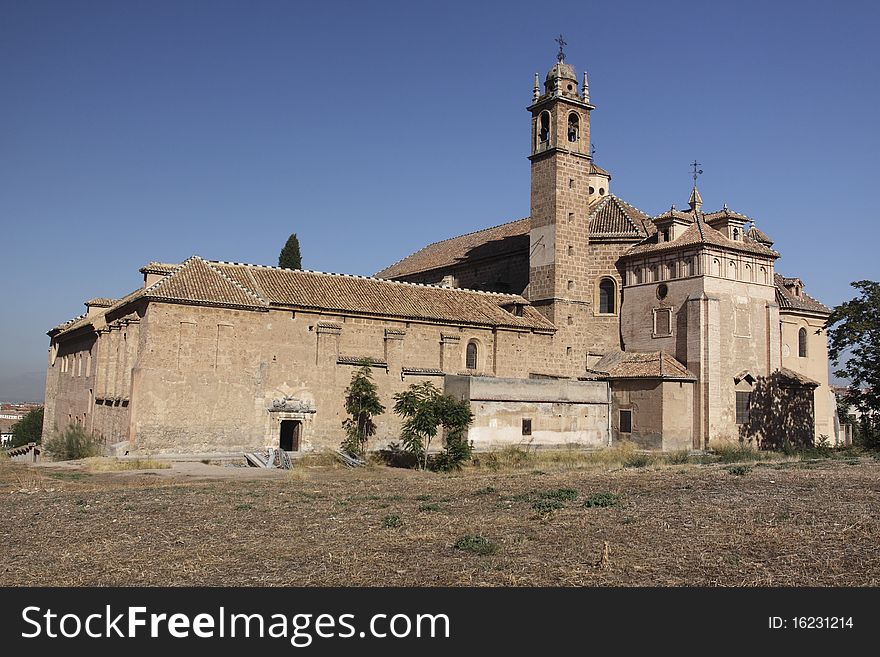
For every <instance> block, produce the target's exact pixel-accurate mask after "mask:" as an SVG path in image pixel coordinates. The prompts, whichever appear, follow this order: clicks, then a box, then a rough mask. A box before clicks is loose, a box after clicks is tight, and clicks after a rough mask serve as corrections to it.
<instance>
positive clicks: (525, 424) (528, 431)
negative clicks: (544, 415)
mask: <svg viewBox="0 0 880 657" xmlns="http://www.w3.org/2000/svg"><path fill="white" fill-rule="evenodd" d="M522 435H524V436H531V435H532V418H530V417H524V418H523V420H522Z"/></svg>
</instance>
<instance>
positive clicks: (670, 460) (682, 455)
mask: <svg viewBox="0 0 880 657" xmlns="http://www.w3.org/2000/svg"><path fill="white" fill-rule="evenodd" d="M663 460H665V461H666V463H667V464H668V465H684V464H686V463H687V462H688V460H689V454H688V451H687V450H686V449H682V450H679V451H677V452H669V453H668V454H666V455H665V456H664V457H663Z"/></svg>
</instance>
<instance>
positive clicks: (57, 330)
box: [47, 288, 144, 335]
mask: <svg viewBox="0 0 880 657" xmlns="http://www.w3.org/2000/svg"><path fill="white" fill-rule="evenodd" d="M143 291H144V290H143V288H139V289H137V290H135V291H134V292H131V293H129V294H127V295H125V296H124V297H122V298H121V299H117V300H116V301H114V302H113V305H111V306H108V307H106V308H101V309H100V310H98V311H97V312H95V313H92V316H91V317H88V316H87V315H86V314H85V313H84V314H82V315H79V316H78V317H74V318H73V319H70V320H68V321H66V322H63V323H61V324H59V325H58V326H56V327H54V328H52V329H51V330H50V331H48V332H47V334H48V335H56V334H57V335H61V334H64V333H71V332H73V331H75V330H77V329H79V328H82V327H83V326H88V325H89V324H92V323H93V322H94V321H95V320H96V319H98V318H99V317H104V316H105V315H106V314H107V313H109V312H111V311H112V310H115V309H116V308H120V307H122V306H124V305H125V304H127V303H129V302H130V301H134V300H135V299H137V298H139V297H140V296H141V294H142V293H143Z"/></svg>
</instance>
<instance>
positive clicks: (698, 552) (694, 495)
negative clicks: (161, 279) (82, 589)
mask: <svg viewBox="0 0 880 657" xmlns="http://www.w3.org/2000/svg"><path fill="white" fill-rule="evenodd" d="M541 467H542V468H543V470H534V469H522V470H516V469H508V470H506V471H498V472H490V471H487V470H486V469H485V468H482V469H480V468H469V469H468V470H466V471H465V472H463V473H461V474H456V475H442V474H434V473H423V472H416V471H410V470H402V469H393V468H386V467H381V466H373V467H369V468H362V469H357V470H347V469H344V468H342V467H333V466H320V467H304V466H299V467H298V468H297V469H296V470H294V471H292V472H280V471H272V472H266V471H259V470H256V469H244V468H230V467H220V466H210V465H203V464H200V463H196V464H175V467H174V468H172V469H169V470H154V471H149V472H146V471H129V472H97V473H89V472H87V471H85V470H81V469H77V468H76V467H71V466H69V465H63V466H40V467H33V466H26V465H20V464H12V463H9V462H8V461H7V462H4V463H0V546H2V566H0V585H3V586H10V585H12V586H133V585H148V586H160V585H162V586H178V585H180V586H184V585H187V586H189V585H193V586H198V585H208V586H222V585H233V586H238V585H241V586H244V585H248V586H267V585H268V586H331V585H332V586H379V585H384V586H524V585H533V586H605V585H615V586H679V585H685V586H716V585H718V586H877V585H878V584H880V547H878V546H880V523H878V517H877V510H878V508H880V462H878V461H876V460H874V459H872V458H868V457H864V456H863V457H861V458H858V459H849V460H823V461H818V462H809V463H766V464H756V465H755V466H754V468H753V469H752V470H751V471H750V472H748V473H747V474H745V475H742V476H736V475H734V474H731V473H730V472H729V471H728V469H727V467H726V466H721V465H682V466H666V467H661V468H657V469H622V468H611V469H608V468H603V467H590V468H566V467H564V466H556V467H555V468H554V467H548V466H544V465H542V466H541ZM560 488H568V489H574V490H576V491H577V493H578V497H577V498H576V499H574V500H565V501H563V502H562V504H564V507H563V508H560V509H557V510H552V511H549V512H543V513H542V512H539V511H536V510H535V509H534V508H533V502H534V501H535V500H536V499H541V497H540V496H541V495H542V494H546V493H547V492H552V491H554V490H557V489H560ZM603 492H608V493H617V494H622V497H621V499H620V502H619V504H618V505H617V506H612V507H592V508H588V507H585V506H584V503H583V502H584V500H585V499H586V498H587V497H588V496H590V495H592V494H595V493H603ZM569 497H570V494H569ZM391 515H396V516H399V518H400V520H401V521H402V525H401V526H399V527H388V526H386V524H389V523H386V518H387V517H388V516H391ZM390 524H394V523H393V522H391V523H390ZM465 534H479V535H481V536H483V537H485V538H487V539H489V540H490V541H492V542H494V543H496V544H497V545H498V550H497V552H496V553H495V554H492V555H478V554H473V553H470V552H465V551H462V550H459V549H456V548H455V547H454V544H455V542H456V540H457V539H458V538H460V537H461V536H463V535H465ZM606 542H607V546H608V550H607V552H606V554H605V556H606V559H605V560H603V559H602V555H603V551H604V548H605V544H606Z"/></svg>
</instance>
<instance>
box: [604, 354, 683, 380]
mask: <svg viewBox="0 0 880 657" xmlns="http://www.w3.org/2000/svg"><path fill="white" fill-rule="evenodd" d="M590 371H592V372H596V373H599V374H605V375H607V376H608V378H610V379H675V380H681V379H684V380H688V381H695V380H696V378H697V377H695V376H694V375H693V374H691V373H690V372H689V371H688V369H687V368H686V367H685V366H684V365H682V364H681V363H679V362H678V361H677V360H675V358H673V357H672V356H670V355H669V354H667V353H664V352H662V351H649V352H635V351H616V352H612V353H610V354H608V355H606V356H604V357H603V358H602V359H601V360H600V361H599V362H598V363H596V364H595V365H594V366H593V367H592V368H590Z"/></svg>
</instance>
